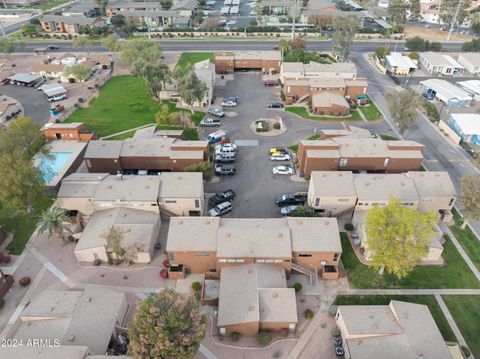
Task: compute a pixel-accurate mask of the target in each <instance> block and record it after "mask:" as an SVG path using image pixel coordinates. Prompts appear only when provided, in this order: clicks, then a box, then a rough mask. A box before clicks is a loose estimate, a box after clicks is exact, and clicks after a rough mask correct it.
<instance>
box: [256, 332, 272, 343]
mask: <svg viewBox="0 0 480 359" xmlns="http://www.w3.org/2000/svg"><path fill="white" fill-rule="evenodd" d="M271 342H272V335H271V334H270V332H266V331H264V330H262V331H260V332H259V333H258V334H257V343H258V344H260V345H265V346H267V345H268V344H270V343H271Z"/></svg>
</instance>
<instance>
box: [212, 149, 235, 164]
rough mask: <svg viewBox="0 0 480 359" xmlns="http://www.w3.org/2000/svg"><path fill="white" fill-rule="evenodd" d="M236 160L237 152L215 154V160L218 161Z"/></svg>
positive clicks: (230, 161) (228, 161) (229, 161)
mask: <svg viewBox="0 0 480 359" xmlns="http://www.w3.org/2000/svg"><path fill="white" fill-rule="evenodd" d="M235 160H236V158H235V152H227V153H218V154H216V155H215V162H217V163H232V162H235Z"/></svg>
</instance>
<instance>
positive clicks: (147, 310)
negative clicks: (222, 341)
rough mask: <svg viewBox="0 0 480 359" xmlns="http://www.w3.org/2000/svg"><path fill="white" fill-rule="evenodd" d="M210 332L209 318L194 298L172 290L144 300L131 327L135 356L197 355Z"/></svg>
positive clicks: (178, 357) (181, 358) (184, 358)
mask: <svg viewBox="0 0 480 359" xmlns="http://www.w3.org/2000/svg"><path fill="white" fill-rule="evenodd" d="M206 331H207V320H206V317H205V316H204V315H203V314H202V312H201V310H200V306H199V304H198V302H197V301H195V300H194V299H193V298H192V297H188V298H186V297H184V296H182V295H181V294H179V293H178V292H176V291H174V290H172V289H165V290H163V291H162V292H160V293H153V294H151V295H150V296H149V297H148V298H147V299H145V300H142V301H141V302H140V303H139V304H138V306H137V310H136V312H135V315H134V317H133V321H132V322H131V323H130V325H129V327H128V338H129V340H130V347H129V352H130V354H131V355H133V356H134V357H135V358H151V359H156V358H157V359H160V358H176V359H189V358H193V356H194V355H195V353H196V352H197V350H198V348H199V346H200V342H201V341H202V340H203V338H204V337H205V333H206Z"/></svg>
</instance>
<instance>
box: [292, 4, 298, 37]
mask: <svg viewBox="0 0 480 359" xmlns="http://www.w3.org/2000/svg"><path fill="white" fill-rule="evenodd" d="M296 17H297V0H295V2H294V3H293V24H292V40H293V39H294V38H295V20H296Z"/></svg>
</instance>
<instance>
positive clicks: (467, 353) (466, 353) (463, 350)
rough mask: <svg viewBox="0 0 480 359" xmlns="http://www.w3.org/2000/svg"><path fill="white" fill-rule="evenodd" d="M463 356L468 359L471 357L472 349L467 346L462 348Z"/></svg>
mask: <svg viewBox="0 0 480 359" xmlns="http://www.w3.org/2000/svg"><path fill="white" fill-rule="evenodd" d="M461 348H462V352H463V354H464V355H465V356H466V357H467V358H468V357H469V356H470V355H472V352H471V351H470V349H468V348H467V347H466V346H465V345H462V346H461Z"/></svg>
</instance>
